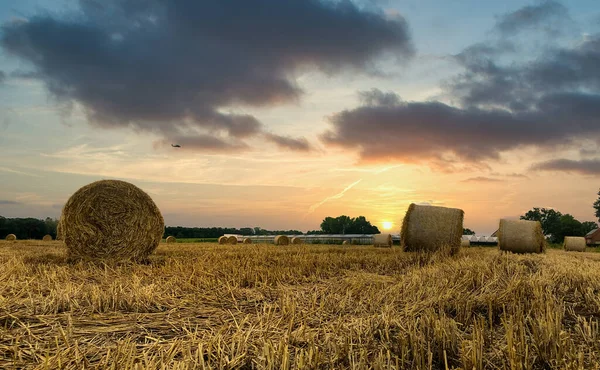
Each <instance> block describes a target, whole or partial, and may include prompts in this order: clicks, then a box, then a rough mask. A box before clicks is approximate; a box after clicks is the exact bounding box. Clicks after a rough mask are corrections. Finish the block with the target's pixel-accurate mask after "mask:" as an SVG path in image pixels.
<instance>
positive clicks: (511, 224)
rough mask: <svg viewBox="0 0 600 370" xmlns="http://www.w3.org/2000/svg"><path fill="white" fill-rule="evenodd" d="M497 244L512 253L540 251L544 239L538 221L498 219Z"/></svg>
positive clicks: (543, 247)
mask: <svg viewBox="0 0 600 370" xmlns="http://www.w3.org/2000/svg"><path fill="white" fill-rule="evenodd" d="M498 246H499V248H500V250H501V251H509V252H513V253H542V252H544V251H545V250H546V240H545V239H544V233H543V232H542V225H541V224H540V222H539V221H526V220H504V219H502V220H500V226H499V228H498Z"/></svg>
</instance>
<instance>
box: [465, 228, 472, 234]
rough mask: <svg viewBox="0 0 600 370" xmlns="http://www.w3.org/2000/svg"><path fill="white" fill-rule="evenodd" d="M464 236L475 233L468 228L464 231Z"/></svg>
mask: <svg viewBox="0 0 600 370" xmlns="http://www.w3.org/2000/svg"><path fill="white" fill-rule="evenodd" d="M463 235H475V231H473V230H471V229H469V228H466V229H463Z"/></svg>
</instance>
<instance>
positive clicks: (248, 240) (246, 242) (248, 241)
mask: <svg viewBox="0 0 600 370" xmlns="http://www.w3.org/2000/svg"><path fill="white" fill-rule="evenodd" d="M243 243H244V244H252V239H250V238H244V242H243Z"/></svg>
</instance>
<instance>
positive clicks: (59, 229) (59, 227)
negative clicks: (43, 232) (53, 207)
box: [56, 215, 64, 240]
mask: <svg viewBox="0 0 600 370" xmlns="http://www.w3.org/2000/svg"><path fill="white" fill-rule="evenodd" d="M62 229H63V227H62V215H61V217H60V221H58V225H56V240H63V239H64V237H63V231H62Z"/></svg>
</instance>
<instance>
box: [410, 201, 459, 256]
mask: <svg viewBox="0 0 600 370" xmlns="http://www.w3.org/2000/svg"><path fill="white" fill-rule="evenodd" d="M463 217H464V212H463V210H462V209H457V208H446V207H435V206H421V205H416V204H411V205H410V206H409V207H408V211H406V215H405V216H404V221H403V222H402V232H401V234H400V243H401V245H402V248H403V249H404V250H405V251H407V252H417V251H422V252H434V251H439V250H446V249H447V250H448V251H449V252H450V253H451V254H453V253H456V252H457V251H458V250H459V249H460V244H461V239H462V232H463Z"/></svg>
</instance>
